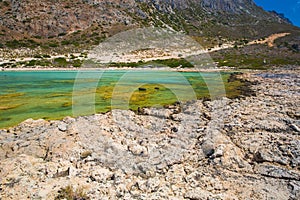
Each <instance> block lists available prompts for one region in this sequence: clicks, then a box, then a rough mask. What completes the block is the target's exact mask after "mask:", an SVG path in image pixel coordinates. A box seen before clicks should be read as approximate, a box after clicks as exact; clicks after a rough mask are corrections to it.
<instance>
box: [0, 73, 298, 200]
mask: <svg viewBox="0 0 300 200" xmlns="http://www.w3.org/2000/svg"><path fill="white" fill-rule="evenodd" d="M240 76H242V77H243V78H244V79H247V80H250V81H257V84H256V85H253V86H252V87H253V89H254V90H255V93H256V96H249V97H242V98H240V99H227V98H223V99H219V100H214V101H201V100H198V101H193V102H186V103H184V104H176V105H171V106H168V107H166V108H164V109H157V108H144V109H139V114H136V113H134V112H132V111H124V110H123V111H122V110H114V111H112V112H109V113H106V114H95V115H92V116H84V117H78V118H71V117H66V118H64V119H63V120H61V121H45V120H32V119H29V120H26V121H24V122H23V123H21V124H20V125H18V126H16V127H12V128H10V129H7V130H1V131H0V160H1V162H0V193H1V198H2V199H54V198H55V197H58V195H59V193H58V192H59V191H61V189H62V188H66V187H67V186H68V185H71V186H72V187H73V188H74V189H76V188H82V189H83V190H84V192H85V193H86V195H87V197H89V198H90V199H168V198H171V199H248V198H251V199H265V198H267V199H299V197H300V196H299V194H300V159H299V158H300V137H299V131H298V129H299V127H300V121H299V118H298V117H297V113H299V111H300V110H299V107H298V106H297V105H299V104H300V102H299V99H300V98H299V96H300V93H299V87H300V83H299V78H300V77H299V69H296V70H277V71H272V72H267V73H262V74H255V73H247V74H243V75H240ZM292 113H294V114H292Z"/></svg>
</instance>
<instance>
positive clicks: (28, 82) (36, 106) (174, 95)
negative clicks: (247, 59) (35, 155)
mask: <svg viewBox="0 0 300 200" xmlns="http://www.w3.org/2000/svg"><path fill="white" fill-rule="evenodd" d="M228 77H229V74H228V73H224V74H222V81H223V80H224V83H225V87H226V89H227V91H226V92H227V93H233V94H236V91H235V90H234V86H233V85H229V84H228V83H227V78H228ZM204 80H205V81H206V82H207V81H208V80H209V81H211V83H216V84H215V85H216V87H215V88H214V91H217V90H218V89H219V90H220V91H221V92H220V93H222V87H224V85H223V82H222V84H220V83H219V82H220V76H219V74H218V73H201V74H200V73H197V72H182V73H178V72H163V71H131V72H130V71H124V70H120V71H113V70H111V71H90V72H87V71H85V72H79V71H34V72H33V71H19V72H13V71H10V72H9V71H3V72H0V128H5V127H10V126H13V125H16V124H18V123H20V122H22V121H24V120H26V119H28V118H34V119H39V118H43V119H61V118H63V117H65V116H78V115H87V114H93V113H95V112H97V113H99V112H107V111H109V110H110V109H112V108H121V109H129V108H130V109H134V110H135V109H137V108H138V107H145V106H162V105H166V104H170V103H174V102H175V101H177V100H180V101H185V100H190V99H195V98H201V97H205V96H206V97H209V90H208V89H207V84H206V82H205V81H204ZM222 85H223V86H222ZM235 85H236V84H235ZM139 88H140V89H139Z"/></svg>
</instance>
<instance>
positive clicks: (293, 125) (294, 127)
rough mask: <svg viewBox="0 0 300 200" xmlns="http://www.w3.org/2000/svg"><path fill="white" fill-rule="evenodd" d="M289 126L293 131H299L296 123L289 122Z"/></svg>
mask: <svg viewBox="0 0 300 200" xmlns="http://www.w3.org/2000/svg"><path fill="white" fill-rule="evenodd" d="M291 128H292V129H293V130H294V131H296V132H298V133H300V128H299V127H298V126H297V125H296V124H291Z"/></svg>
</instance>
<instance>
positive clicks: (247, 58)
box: [211, 45, 300, 69]
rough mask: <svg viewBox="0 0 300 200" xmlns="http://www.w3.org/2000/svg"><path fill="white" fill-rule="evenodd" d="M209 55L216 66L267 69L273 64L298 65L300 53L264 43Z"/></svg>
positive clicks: (273, 65)
mask: <svg viewBox="0 0 300 200" xmlns="http://www.w3.org/2000/svg"><path fill="white" fill-rule="evenodd" d="M211 57H212V59H213V60H214V61H216V62H218V66H229V67H235V68H240V69H268V68H270V67H275V66H283V65H299V64H300V59H299V58H300V54H299V53H297V52H295V51H293V50H287V49H281V48H277V47H273V48H270V47H268V46H266V45H250V46H244V47H236V48H233V49H224V50H221V51H218V52H212V53H211Z"/></svg>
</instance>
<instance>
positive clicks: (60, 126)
mask: <svg viewBox="0 0 300 200" xmlns="http://www.w3.org/2000/svg"><path fill="white" fill-rule="evenodd" d="M57 127H58V130H60V131H62V132H65V131H67V130H68V127H67V124H65V123H60V124H58V126H57Z"/></svg>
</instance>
